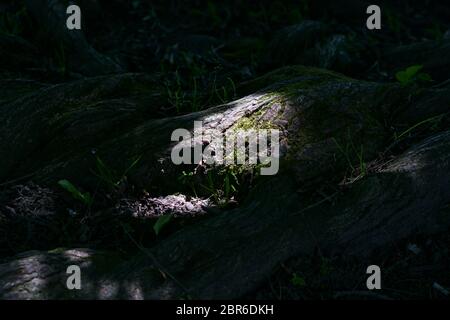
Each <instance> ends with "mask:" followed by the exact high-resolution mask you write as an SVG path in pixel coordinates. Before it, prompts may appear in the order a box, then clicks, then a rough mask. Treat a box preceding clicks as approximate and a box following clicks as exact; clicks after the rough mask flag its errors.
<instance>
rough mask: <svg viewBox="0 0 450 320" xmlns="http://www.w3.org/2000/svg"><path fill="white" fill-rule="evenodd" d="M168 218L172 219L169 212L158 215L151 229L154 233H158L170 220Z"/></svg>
mask: <svg viewBox="0 0 450 320" xmlns="http://www.w3.org/2000/svg"><path fill="white" fill-rule="evenodd" d="M170 220H172V215H170V214H167V215H163V216H161V217H159V218H158V220H156V222H155V224H154V225H153V231H155V234H156V235H158V234H159V233H160V232H161V230H162V229H163V228H164V226H166V225H167V224H168V223H169V222H170Z"/></svg>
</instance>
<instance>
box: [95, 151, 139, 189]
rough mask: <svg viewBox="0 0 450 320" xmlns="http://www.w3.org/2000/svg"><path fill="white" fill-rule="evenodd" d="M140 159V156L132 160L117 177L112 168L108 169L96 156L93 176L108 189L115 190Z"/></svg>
mask: <svg viewBox="0 0 450 320" xmlns="http://www.w3.org/2000/svg"><path fill="white" fill-rule="evenodd" d="M140 159H141V157H140V156H139V157H137V158H136V159H134V160H133V161H132V162H131V164H130V165H129V166H128V167H127V168H126V169H125V171H124V172H123V173H122V174H121V175H118V174H117V173H116V172H115V171H114V170H113V169H112V168H110V167H108V166H107V165H106V164H105V163H104V162H103V160H102V159H101V158H100V157H99V156H98V155H96V156H95V165H96V169H97V171H95V172H94V174H95V175H96V176H97V177H98V178H99V179H100V180H101V181H103V182H104V183H105V184H106V185H107V186H108V187H110V188H111V189H113V190H115V189H117V188H118V187H119V186H120V184H121V182H123V181H124V179H125V177H126V175H127V174H128V172H130V170H132V169H133V168H134V167H135V166H136V165H137V164H138V162H139V160H140Z"/></svg>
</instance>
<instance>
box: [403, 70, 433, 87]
mask: <svg viewBox="0 0 450 320" xmlns="http://www.w3.org/2000/svg"><path fill="white" fill-rule="evenodd" d="M422 69H423V66H422V65H414V66H410V67H408V68H406V69H405V70H402V71H399V72H397V73H396V74H395V78H396V79H397V81H398V82H400V83H401V84H402V85H404V86H406V85H411V84H416V83H418V82H429V81H431V76H430V75H429V74H428V73H425V72H420V70H422Z"/></svg>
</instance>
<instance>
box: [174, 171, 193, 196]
mask: <svg viewBox="0 0 450 320" xmlns="http://www.w3.org/2000/svg"><path fill="white" fill-rule="evenodd" d="M178 181H180V183H181V184H184V185H187V186H188V187H189V188H190V189H191V191H192V192H193V193H194V195H195V196H197V190H196V189H195V184H194V172H192V171H191V172H186V171H184V170H183V172H182V173H181V175H180V176H179V177H178Z"/></svg>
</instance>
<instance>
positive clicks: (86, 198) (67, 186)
mask: <svg viewBox="0 0 450 320" xmlns="http://www.w3.org/2000/svg"><path fill="white" fill-rule="evenodd" d="M58 184H59V185H60V186H61V187H62V188H63V189H64V190H66V191H68V192H69V193H70V194H71V195H72V197H73V198H75V199H77V200H79V201H81V202H83V203H84V204H85V205H87V206H89V205H91V204H92V198H91V195H90V194H89V192H86V193H83V192H81V191H80V190H78V189H77V187H75V186H74V185H73V184H72V183H71V182H70V181H68V180H59V181H58Z"/></svg>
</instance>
